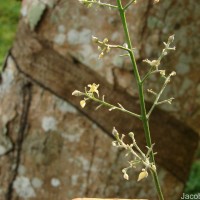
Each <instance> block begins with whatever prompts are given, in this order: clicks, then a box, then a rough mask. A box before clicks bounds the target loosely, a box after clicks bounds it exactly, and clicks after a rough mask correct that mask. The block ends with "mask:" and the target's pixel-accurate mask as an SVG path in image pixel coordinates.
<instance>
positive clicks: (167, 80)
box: [147, 71, 176, 119]
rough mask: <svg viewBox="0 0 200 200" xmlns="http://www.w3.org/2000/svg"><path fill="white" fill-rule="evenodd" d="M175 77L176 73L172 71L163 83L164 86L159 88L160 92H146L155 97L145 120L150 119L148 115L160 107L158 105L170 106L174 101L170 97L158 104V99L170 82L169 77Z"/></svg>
mask: <svg viewBox="0 0 200 200" xmlns="http://www.w3.org/2000/svg"><path fill="white" fill-rule="evenodd" d="M175 75H176V72H174V71H173V72H172V73H170V74H169V75H168V77H167V78H166V79H165V82H164V84H163V86H162V88H161V90H160V92H159V93H158V94H156V93H155V92H153V90H148V92H151V93H153V94H155V95H156V99H155V101H154V103H153V105H152V107H151V109H150V110H149V112H148V114H147V119H149V117H150V115H151V113H152V111H153V109H154V108H155V106H157V105H160V104H163V103H169V104H171V103H172V100H174V98H173V97H171V98H169V99H167V100H164V101H160V102H159V99H160V97H161V95H162V93H163V91H164V90H165V88H166V86H167V84H168V83H169V82H170V79H171V76H175Z"/></svg>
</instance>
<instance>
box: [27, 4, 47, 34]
mask: <svg viewBox="0 0 200 200" xmlns="http://www.w3.org/2000/svg"><path fill="white" fill-rule="evenodd" d="M45 8H46V5H45V4H44V3H42V2H38V3H37V4H36V5H33V7H32V8H31V9H30V12H29V13H28V21H29V24H30V27H31V30H32V31H33V30H34V29H35V27H36V26H37V24H38V22H39V21H40V19H41V17H42V14H43V12H44V10H45Z"/></svg>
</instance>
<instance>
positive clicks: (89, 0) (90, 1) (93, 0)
mask: <svg viewBox="0 0 200 200" xmlns="http://www.w3.org/2000/svg"><path fill="white" fill-rule="evenodd" d="M79 2H80V3H83V4H84V5H86V6H87V7H89V8H90V7H92V6H93V5H98V6H100V7H108V8H110V9H111V8H115V9H118V6H115V5H112V4H108V3H102V2H101V1H100V0H79Z"/></svg>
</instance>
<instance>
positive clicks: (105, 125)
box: [12, 22, 198, 182]
mask: <svg viewBox="0 0 200 200" xmlns="http://www.w3.org/2000/svg"><path fill="white" fill-rule="evenodd" d="M18 30H19V32H18V34H17V38H16V40H15V43H14V46H13V49H12V55H13V57H14V59H15V61H16V63H17V65H18V69H19V70H20V71H21V72H22V73H23V74H25V75H26V76H27V77H29V78H30V79H31V80H32V81H34V82H35V83H37V84H39V85H40V86H41V87H43V88H46V89H47V90H49V91H50V92H52V93H53V94H55V95H57V96H59V97H61V98H62V99H64V100H66V101H68V102H70V103H71V104H72V105H74V106H75V107H76V108H77V109H78V110H79V111H80V112H82V113H83V114H84V115H85V116H87V117H88V118H89V119H90V120H92V121H93V122H95V123H96V124H97V125H98V126H99V127H101V128H102V129H103V130H104V131H105V132H106V133H107V134H109V135H111V131H112V128H113V126H116V128H117V129H118V130H119V131H120V132H123V133H124V134H126V133H129V132H130V131H133V130H134V131H135V133H136V139H137V141H138V144H139V146H143V147H144V146H145V138H144V133H143V128H142V125H141V122H140V121H139V120H138V119H135V118H132V117H130V116H128V115H126V114H124V113H120V112H118V111H112V112H109V111H108V110H107V109H100V110H98V111H95V106H96V105H95V104H94V103H89V105H87V106H86V107H85V108H84V109H80V105H79V101H80V98H77V97H74V96H72V95H71V93H72V91H73V90H75V89H78V90H82V91H83V90H84V86H86V85H87V84H89V83H98V84H100V93H101V94H105V95H106V101H108V102H111V103H113V104H116V103H118V102H119V103H122V105H123V106H124V107H125V108H126V109H130V110H132V111H134V112H136V113H139V110H140V109H139V104H138V98H137V97H132V96H131V95H129V94H128V93H126V92H125V91H124V90H123V89H121V88H117V89H115V90H114V89H113V86H112V85H110V84H109V83H108V82H107V81H106V80H105V79H104V78H102V77H101V76H100V75H99V74H98V73H96V72H95V71H93V70H91V69H89V68H88V67H87V66H84V65H83V64H82V63H80V62H78V61H77V60H76V59H74V58H73V57H71V56H66V57H63V56H61V55H60V54H58V52H56V51H55V50H53V48H52V47H51V44H49V43H46V42H44V41H42V40H41V38H40V37H39V36H38V35H37V34H36V33H32V32H30V31H29V29H28V27H27V26H26V25H25V24H24V23H23V22H21V24H20V25H19V29H18ZM41 41H42V42H41ZM150 106H151V104H150V103H148V102H147V107H148V108H149V107H150ZM105 116H106V117H105ZM150 124H151V134H152V142H153V143H156V145H155V150H156V151H158V155H157V156H156V160H157V161H158V163H159V164H160V165H161V166H162V167H164V168H165V169H167V170H169V171H170V172H171V173H172V174H174V176H175V177H177V178H178V179H179V180H181V181H183V182H185V181H186V179H187V177H188V173H189V168H190V166H191V162H192V159H193V155H194V152H195V150H196V148H197V145H198V135H197V134H196V133H195V132H194V131H193V130H192V129H190V128H189V127H187V126H186V125H185V124H184V123H182V122H180V121H178V120H176V119H175V118H174V117H172V116H170V115H169V114H168V113H166V112H164V111H161V110H159V109H155V111H154V113H153V115H152V117H151V120H150Z"/></svg>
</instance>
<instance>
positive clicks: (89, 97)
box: [72, 83, 141, 119]
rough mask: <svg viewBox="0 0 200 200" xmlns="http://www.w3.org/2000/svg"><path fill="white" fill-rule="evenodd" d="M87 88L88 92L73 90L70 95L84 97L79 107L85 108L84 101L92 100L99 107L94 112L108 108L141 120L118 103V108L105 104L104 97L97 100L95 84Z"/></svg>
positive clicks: (97, 92) (96, 86) (97, 94)
mask: <svg viewBox="0 0 200 200" xmlns="http://www.w3.org/2000/svg"><path fill="white" fill-rule="evenodd" d="M88 87H89V88H90V89H89V90H88V88H87V87H85V92H80V91H78V90H75V91H74V92H73V93H72V95H74V96H84V99H83V100H81V101H80V105H81V107H82V108H84V107H85V105H86V101H88V100H92V101H95V102H97V103H99V105H98V106H97V107H96V110H97V109H99V108H100V107H101V106H105V107H108V108H109V111H112V110H119V111H122V112H125V113H127V114H129V115H132V116H134V117H136V118H138V119H141V116H140V115H138V114H136V113H133V112H131V111H129V110H126V109H125V108H124V107H123V106H122V105H121V104H120V103H118V106H115V105H112V104H110V103H107V102H105V96H104V95H103V96H102V99H100V98H99V91H98V87H99V85H96V84H95V83H93V84H89V85H88ZM95 95H96V97H95Z"/></svg>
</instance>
